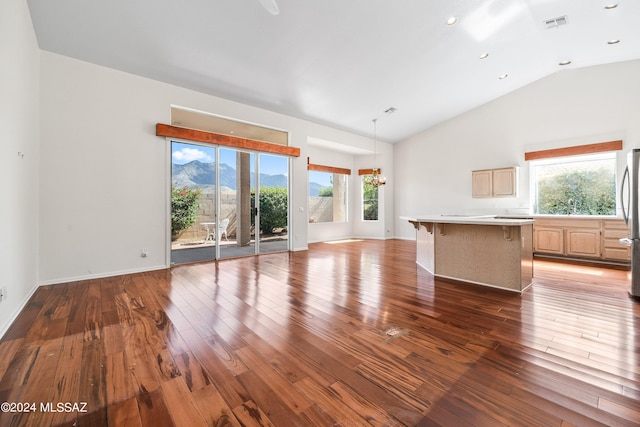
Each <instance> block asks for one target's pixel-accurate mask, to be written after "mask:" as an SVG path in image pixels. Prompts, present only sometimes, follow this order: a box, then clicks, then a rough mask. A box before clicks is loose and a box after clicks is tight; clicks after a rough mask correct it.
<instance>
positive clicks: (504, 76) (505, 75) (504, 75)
mask: <svg viewBox="0 0 640 427" xmlns="http://www.w3.org/2000/svg"><path fill="white" fill-rule="evenodd" d="M507 77H509V74H503V75H501V76H500V77H498V78H499V79H500V80H504V79H506V78H507Z"/></svg>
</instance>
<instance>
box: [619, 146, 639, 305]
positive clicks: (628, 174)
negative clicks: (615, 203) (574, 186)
mask: <svg viewBox="0 0 640 427" xmlns="http://www.w3.org/2000/svg"><path fill="white" fill-rule="evenodd" d="M639 196H640V149H638V148H635V149H633V150H631V151H630V152H629V154H628V155H627V168H626V169H625V171H624V175H623V177H622V183H621V184H620V204H621V206H622V215H623V216H624V221H625V222H626V223H627V225H628V226H629V237H628V238H624V239H620V242H622V243H625V244H627V245H630V246H631V285H630V289H629V293H630V294H631V295H632V296H635V297H640V201H639V200H638V198H639Z"/></svg>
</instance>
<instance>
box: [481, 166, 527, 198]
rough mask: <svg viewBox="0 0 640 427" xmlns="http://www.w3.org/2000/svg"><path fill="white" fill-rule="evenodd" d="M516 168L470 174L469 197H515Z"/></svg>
mask: <svg viewBox="0 0 640 427" xmlns="http://www.w3.org/2000/svg"><path fill="white" fill-rule="evenodd" d="M517 193H518V168H516V167H511V168H502V169H484V170H476V171H472V172H471V196H472V197H474V198H486V197H517Z"/></svg>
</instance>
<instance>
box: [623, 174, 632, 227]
mask: <svg viewBox="0 0 640 427" xmlns="http://www.w3.org/2000/svg"><path fill="white" fill-rule="evenodd" d="M625 182H626V183H627V200H628V201H629V203H631V182H629V166H627V167H626V168H625V170H624V175H622V184H621V185H620V205H621V206H622V216H623V217H624V222H625V224H629V214H628V213H627V211H626V209H625V208H624V184H625Z"/></svg>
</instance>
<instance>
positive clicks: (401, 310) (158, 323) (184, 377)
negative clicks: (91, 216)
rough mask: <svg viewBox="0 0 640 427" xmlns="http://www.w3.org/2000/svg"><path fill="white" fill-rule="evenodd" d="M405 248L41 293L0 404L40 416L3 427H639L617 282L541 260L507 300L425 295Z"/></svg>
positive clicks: (480, 294)
mask: <svg viewBox="0 0 640 427" xmlns="http://www.w3.org/2000/svg"><path fill="white" fill-rule="evenodd" d="M414 245H415V244H414V242H408V241H400V240H389V241H366V240H365V241H353V242H344V243H339V244H328V243H319V244H313V245H310V250H309V251H304V252H296V253H278V254H269V255H263V256H260V257H249V258H241V259H234V260H225V261H219V262H213V263H206V264H198V265H187V266H180V267H175V268H173V269H172V270H166V271H157V272H150V273H142V274H135V275H128V276H119V277H111V278H107V279H100V280H89V281H84V282H76V283H65V284H59V285H53V286H46V287H41V288H40V289H38V290H37V292H36V293H35V295H34V296H33V298H32V299H31V301H30V302H29V303H28V305H27V306H26V308H25V309H24V310H23V312H22V313H21V314H20V316H19V317H18V319H17V320H16V321H15V323H14V324H13V325H12V327H11V328H10V329H9V331H8V332H7V334H6V335H5V336H4V337H3V339H2V340H1V341H0V402H10V403H14V407H13V409H14V410H18V409H20V408H19V407H18V406H17V405H18V404H22V405H24V404H32V403H33V404H34V405H35V407H31V408H29V409H35V410H32V411H31V410H30V411H29V412H25V411H24V410H25V408H24V407H23V408H22V409H21V411H19V412H4V413H0V426H14V425H15V426H23V425H24V426H28V425H34V426H48V425H55V426H58V425H65V426H66V425H68V426H154V427H155V426H165V425H166V426H174V425H178V426H205V425H208V426H240V425H242V426H329V425H343V426H369V425H373V426H402V425H406V426H413V425H418V426H436V425H441V426H517V425H523V426H596V425H608V426H630V425H640V367H639V365H640V334H639V333H638V331H639V329H640V303H638V302H635V301H634V300H632V299H630V298H629V297H628V296H627V293H626V292H627V291H626V289H627V281H628V277H627V275H628V273H627V272H626V271H620V270H610V269H604V268H595V267H584V266H576V265H565V264H561V263H556V262H549V261H538V260H537V261H535V276H536V278H535V284H534V285H533V286H532V287H531V288H530V289H529V290H528V291H527V292H525V293H524V294H523V295H517V294H513V293H508V292H504V291H498V290H492V289H487V288H479V287H475V286H469V285H463V284H460V283H449V282H444V281H440V280H434V278H433V276H431V275H430V274H429V273H427V272H426V271H424V270H422V269H420V268H419V267H417V266H416V264H415V246H414ZM392 328H395V329H394V330H395V331H396V332H397V333H396V334H395V335H387V334H386V331H388V330H390V329H392ZM58 403H62V404H63V406H62V408H60V407H59V406H58ZM64 403H69V404H78V405H84V406H82V407H75V408H74V407H71V408H70V410H66V408H68V407H65V406H64ZM47 405H48V406H47ZM52 409H56V411H53V410H52ZM58 409H62V410H58ZM83 409H84V411H83Z"/></svg>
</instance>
